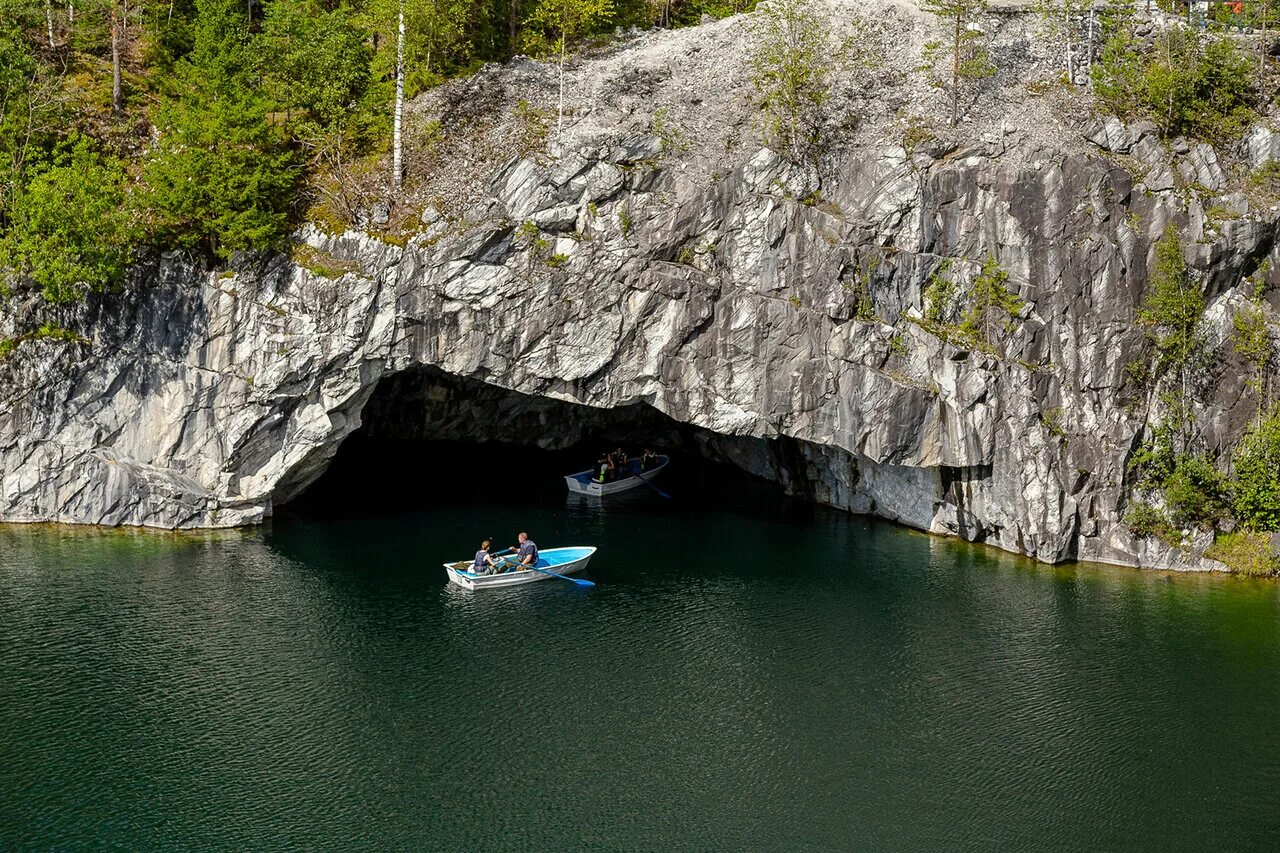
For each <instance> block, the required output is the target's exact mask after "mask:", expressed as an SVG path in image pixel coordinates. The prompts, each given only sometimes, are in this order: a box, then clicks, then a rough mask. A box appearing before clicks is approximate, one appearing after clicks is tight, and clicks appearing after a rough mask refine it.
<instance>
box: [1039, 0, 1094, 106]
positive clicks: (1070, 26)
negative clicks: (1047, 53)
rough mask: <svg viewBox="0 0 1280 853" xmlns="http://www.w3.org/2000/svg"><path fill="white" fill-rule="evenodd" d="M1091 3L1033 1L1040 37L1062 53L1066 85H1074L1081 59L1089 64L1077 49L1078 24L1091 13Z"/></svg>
mask: <svg viewBox="0 0 1280 853" xmlns="http://www.w3.org/2000/svg"><path fill="white" fill-rule="evenodd" d="M1091 9H1092V3H1091V2H1090V0H1036V3H1035V11H1036V14H1037V15H1039V16H1040V35H1041V37H1042V38H1044V39H1046V40H1047V41H1050V42H1052V43H1054V44H1056V45H1058V46H1059V48H1060V49H1061V50H1062V60H1063V67H1064V70H1065V71H1066V73H1067V82H1068V83H1070V84H1072V85H1075V83H1076V79H1077V76H1078V73H1077V72H1078V70H1079V66H1080V60H1081V55H1082V54H1083V55H1084V61H1085V63H1086V64H1087V63H1088V62H1090V61H1091V60H1092V57H1090V56H1089V55H1088V52H1087V51H1082V50H1081V49H1080V45H1079V43H1078V41H1079V35H1080V22H1081V20H1082V19H1083V18H1084V16H1085V15H1086V14H1088V13H1090V10H1091Z"/></svg>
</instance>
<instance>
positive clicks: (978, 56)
mask: <svg viewBox="0 0 1280 853" xmlns="http://www.w3.org/2000/svg"><path fill="white" fill-rule="evenodd" d="M924 8H925V10H926V11H927V12H930V13H931V14H933V15H935V16H936V17H937V18H938V20H939V21H940V22H941V23H942V30H943V38H942V39H941V40H940V41H932V42H929V43H928V44H926V45H925V51H924V59H925V63H926V64H927V65H929V66H932V67H934V69H935V71H936V72H939V76H940V77H943V78H945V79H947V80H949V81H950V82H949V83H947V84H945V85H948V86H949V87H950V89H951V126H952V127H955V126H956V125H957V124H958V123H959V122H960V94H961V91H962V90H965V89H967V88H968V87H970V86H972V85H973V84H974V83H976V82H977V81H979V80H983V79H986V78H987V77H991V76H993V75H994V74H995V73H996V68H995V65H993V64H992V62H991V54H990V53H989V52H988V50H987V46H986V34H985V33H984V32H983V31H982V28H981V27H980V26H979V24H978V19H979V18H980V17H981V16H982V14H983V13H984V12H986V10H987V4H986V2H985V0H925V4H924ZM943 64H945V66H946V70H945V71H940V69H939V66H940V65H943Z"/></svg>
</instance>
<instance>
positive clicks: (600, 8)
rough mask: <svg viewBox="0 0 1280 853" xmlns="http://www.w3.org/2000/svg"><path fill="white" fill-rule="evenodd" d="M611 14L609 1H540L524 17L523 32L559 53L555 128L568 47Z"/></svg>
mask: <svg viewBox="0 0 1280 853" xmlns="http://www.w3.org/2000/svg"><path fill="white" fill-rule="evenodd" d="M612 14H613V0H541V2H540V3H538V5H537V6H536V7H535V8H534V10H533V14H531V15H530V16H529V17H528V18H527V19H526V20H525V27H526V31H532V32H533V33H534V34H536V35H537V36H539V37H540V38H541V40H542V43H543V44H545V43H546V42H551V43H553V44H555V45H556V47H557V50H558V51H559V54H560V97H559V100H558V103H557V119H556V130H559V129H560V128H561V127H562V126H563V125H564V63H565V58H566V56H567V55H568V47H569V45H570V44H573V43H575V42H577V41H578V40H580V39H581V38H582V37H583V36H585V35H587V33H589V32H591V30H592V29H593V28H594V27H596V26H598V25H599V24H601V23H602V22H604V21H606V20H607V19H608V18H609V16H610V15H612Z"/></svg>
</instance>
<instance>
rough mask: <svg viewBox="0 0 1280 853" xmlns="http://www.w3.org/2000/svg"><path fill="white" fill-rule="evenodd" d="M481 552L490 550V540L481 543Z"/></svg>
mask: <svg viewBox="0 0 1280 853" xmlns="http://www.w3.org/2000/svg"><path fill="white" fill-rule="evenodd" d="M480 550H481V551H488V550H489V540H488V539H486V540H484V541H483V542H481V543H480Z"/></svg>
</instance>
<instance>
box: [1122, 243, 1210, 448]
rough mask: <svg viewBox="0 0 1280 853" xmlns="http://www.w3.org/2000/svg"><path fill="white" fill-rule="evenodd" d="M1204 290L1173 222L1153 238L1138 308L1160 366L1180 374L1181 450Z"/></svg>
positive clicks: (1198, 352) (1199, 346) (1199, 345)
mask: <svg viewBox="0 0 1280 853" xmlns="http://www.w3.org/2000/svg"><path fill="white" fill-rule="evenodd" d="M1203 314H1204V294H1203V292H1202V291H1201V289H1200V286H1199V284H1198V283H1197V282H1196V281H1195V280H1194V279H1193V278H1192V276H1191V272H1190V270H1189V269H1188V268H1187V261H1186V258H1185V256H1184V255H1183V251H1182V241H1181V239H1180V238H1179V236H1178V230H1177V228H1175V227H1174V225H1173V223H1172V222H1171V223H1169V225H1168V226H1167V227H1166V228H1165V231H1164V235H1163V236H1161V238H1160V239H1159V240H1158V241H1156V245H1155V258H1154V263H1153V265H1152V268H1151V271H1150V274H1149V276H1148V279H1147V293H1146V296H1145V297H1144V298H1143V301H1142V306H1141V308H1140V309H1139V310H1138V323H1139V324H1140V325H1141V326H1142V327H1143V328H1145V329H1146V331H1147V335H1148V336H1149V337H1150V338H1151V340H1152V342H1153V343H1155V346H1156V352H1157V354H1158V357H1159V364H1158V367H1159V368H1160V369H1163V370H1167V371H1173V372H1175V373H1176V374H1177V377H1178V380H1179V394H1178V400H1177V402H1178V404H1179V406H1180V407H1181V408H1182V410H1183V411H1184V413H1185V416H1184V417H1183V418H1182V419H1181V420H1182V421H1183V424H1184V425H1183V427H1182V428H1181V429H1180V430H1179V432H1180V433H1181V436H1182V448H1181V451H1182V452H1183V453H1185V452H1186V451H1187V448H1188V445H1189V443H1190V423H1189V422H1190V414H1189V413H1190V404H1191V392H1190V381H1191V374H1192V371H1193V370H1194V369H1196V368H1197V367H1198V366H1199V361H1200V359H1201V357H1202V356H1203V354H1204V348H1205V347H1204V344H1205V341H1204V333H1203V330H1202V323H1201V316H1202V315H1203Z"/></svg>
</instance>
